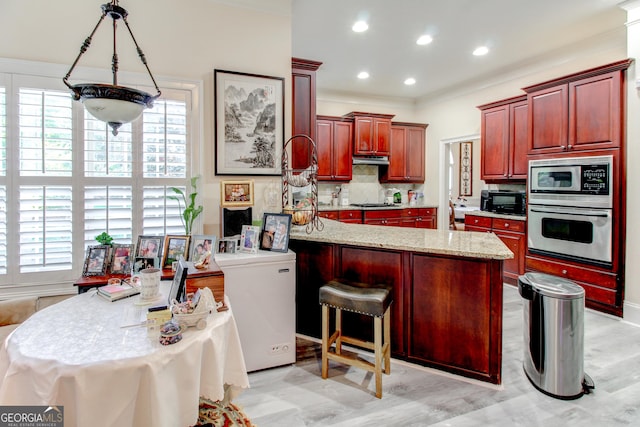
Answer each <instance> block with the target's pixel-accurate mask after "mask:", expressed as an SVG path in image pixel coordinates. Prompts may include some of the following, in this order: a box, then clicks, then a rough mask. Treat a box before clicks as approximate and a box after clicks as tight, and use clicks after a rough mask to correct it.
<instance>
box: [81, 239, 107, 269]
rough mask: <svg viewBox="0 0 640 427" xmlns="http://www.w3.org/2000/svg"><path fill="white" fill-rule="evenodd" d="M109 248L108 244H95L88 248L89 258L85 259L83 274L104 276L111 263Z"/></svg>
mask: <svg viewBox="0 0 640 427" xmlns="http://www.w3.org/2000/svg"><path fill="white" fill-rule="evenodd" d="M109 249H111V247H110V246H107V245H95V246H89V247H88V248H87V258H86V259H85V261H84V269H83V271H82V275H83V276H104V275H105V274H106V273H107V265H109Z"/></svg>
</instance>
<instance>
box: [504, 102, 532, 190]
mask: <svg viewBox="0 0 640 427" xmlns="http://www.w3.org/2000/svg"><path fill="white" fill-rule="evenodd" d="M528 119H529V104H528V103H527V101H521V102H515V103H513V104H512V105H511V106H510V129H509V132H510V135H511V137H510V138H509V139H510V144H509V178H510V179H527V173H528V166H529V164H528V161H527V121H528Z"/></svg>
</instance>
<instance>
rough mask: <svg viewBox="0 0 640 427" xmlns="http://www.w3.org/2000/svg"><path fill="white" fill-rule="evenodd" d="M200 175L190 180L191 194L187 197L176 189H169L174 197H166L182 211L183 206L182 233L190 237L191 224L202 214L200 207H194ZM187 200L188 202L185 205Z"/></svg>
mask: <svg viewBox="0 0 640 427" xmlns="http://www.w3.org/2000/svg"><path fill="white" fill-rule="evenodd" d="M199 178H200V175H198V176H194V177H193V178H191V193H190V194H189V195H188V196H187V195H186V194H185V192H184V191H182V190H181V189H179V188H176V187H169V189H170V190H171V191H173V192H174V193H175V194H176V195H174V196H167V197H168V198H169V199H171V200H175V201H177V202H178V207H179V208H180V209H182V205H183V204H184V210H183V211H182V216H181V217H180V220H181V221H182V225H183V226H184V232H185V234H186V235H187V236H190V235H191V232H192V231H193V222H194V221H195V220H196V218H197V217H198V215H200V214H201V213H202V205H198V206H197V207H196V197H197V196H198V191H197V190H198V179H199ZM187 199H189V202H188V203H187Z"/></svg>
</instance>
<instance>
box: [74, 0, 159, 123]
mask: <svg viewBox="0 0 640 427" xmlns="http://www.w3.org/2000/svg"><path fill="white" fill-rule="evenodd" d="M107 15H108V16H109V17H110V18H111V19H113V57H112V60H111V70H112V72H113V84H110V85H109V84H101V83H81V84H76V85H71V84H69V81H68V80H69V77H70V76H71V73H72V72H73V69H74V68H75V66H76V65H77V64H78V61H79V60H80V57H81V56H82V55H83V54H84V53H85V52H86V51H87V49H88V48H89V46H90V45H91V40H92V38H93V36H94V34H95V33H96V31H97V30H98V27H100V24H101V23H102V21H104V18H105V17H106V16H107ZM127 15H128V13H127V11H126V10H125V9H124V8H122V7H120V6H119V5H118V0H112V1H111V2H110V3H106V4H103V5H102V15H101V16H100V19H99V20H98V23H97V24H96V26H95V27H94V29H93V31H92V32H91V34H90V35H89V37H87V38H86V39H85V41H84V43H83V44H82V46H81V47H80V53H79V54H78V56H77V58H76V60H75V61H74V62H73V65H71V68H70V69H69V72H68V73H67V75H66V76H64V78H63V79H62V81H63V82H64V84H65V85H67V87H68V88H69V89H71V92H72V93H73V99H74V100H76V101H81V102H82V103H83V104H84V107H85V108H86V110H87V111H88V112H89V113H90V114H91V115H92V116H94V117H95V118H96V119H98V120H100V121H103V122H105V123H108V124H109V126H111V129H112V133H113V134H114V135H117V134H118V128H119V127H120V126H122V125H123V124H124V123H129V122H132V121H134V120H135V119H137V118H138V117H140V115H141V114H142V112H143V111H144V109H145V108H151V107H153V101H155V100H156V99H157V98H158V97H159V96H160V93H161V92H160V89H159V88H158V85H157V84H156V80H155V79H154V78H153V75H152V74H151V70H150V69H149V66H148V65H147V59H146V58H145V56H144V53H143V52H142V49H140V46H138V42H137V41H136V39H135V37H133V32H132V31H131V27H129V23H128V22H127ZM119 19H122V21H123V22H124V24H125V25H126V26H127V30H128V31H129V34H130V35H131V39H132V40H133V43H134V44H135V46H136V50H137V52H138V56H139V57H140V60H141V61H142V63H143V64H144V66H145V67H146V69H147V72H148V73H149V77H151V80H152V81H153V85H154V86H155V88H156V91H157V93H156V95H150V94H148V93H146V92H143V91H141V90H138V89H133V88H129V87H125V86H119V85H118V53H117V48H116V30H117V27H118V24H117V22H118V20H119Z"/></svg>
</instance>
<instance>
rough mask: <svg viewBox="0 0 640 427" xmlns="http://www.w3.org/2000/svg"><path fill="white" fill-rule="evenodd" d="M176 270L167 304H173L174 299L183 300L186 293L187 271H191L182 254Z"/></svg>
mask: <svg viewBox="0 0 640 427" xmlns="http://www.w3.org/2000/svg"><path fill="white" fill-rule="evenodd" d="M177 263H178V265H177V267H176V272H175V273H174V275H173V280H172V282H171V289H170V290H169V297H168V298H167V304H168V305H169V306H171V305H172V304H173V301H174V300H175V301H176V302H183V301H184V297H185V295H186V286H185V285H186V281H187V273H188V271H189V264H187V262H186V261H185V260H184V257H182V256H180V257H179V259H178V260H177Z"/></svg>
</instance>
